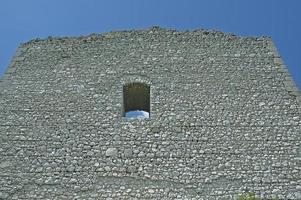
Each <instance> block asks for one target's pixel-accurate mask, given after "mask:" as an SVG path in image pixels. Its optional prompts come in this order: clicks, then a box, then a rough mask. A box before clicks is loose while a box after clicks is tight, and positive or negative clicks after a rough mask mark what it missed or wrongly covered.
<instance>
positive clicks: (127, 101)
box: [123, 83, 150, 118]
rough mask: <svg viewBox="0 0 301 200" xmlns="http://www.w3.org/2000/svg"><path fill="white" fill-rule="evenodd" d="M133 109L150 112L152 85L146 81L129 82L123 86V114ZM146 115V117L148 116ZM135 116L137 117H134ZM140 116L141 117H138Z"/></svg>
mask: <svg viewBox="0 0 301 200" xmlns="http://www.w3.org/2000/svg"><path fill="white" fill-rule="evenodd" d="M133 111H144V112H147V113H148V117H149V114H150V87H149V85H147V84H145V83H128V84H126V85H124V86H123V116H124V117H126V116H127V115H126V114H127V113H129V112H133ZM148 117H144V118H148ZM134 118H135V117H134ZM137 118H139V117H137Z"/></svg>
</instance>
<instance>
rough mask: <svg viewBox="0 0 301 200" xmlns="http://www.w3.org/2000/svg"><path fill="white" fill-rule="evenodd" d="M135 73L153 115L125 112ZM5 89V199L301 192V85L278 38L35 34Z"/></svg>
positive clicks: (1, 140) (154, 31)
mask: <svg viewBox="0 0 301 200" xmlns="http://www.w3.org/2000/svg"><path fill="white" fill-rule="evenodd" d="M131 82H142V83H146V84H148V85H149V86H150V96H151V97H150V105H151V108H150V109H151V111H150V114H151V118H150V119H146V120H127V119H125V118H123V117H122V112H123V108H122V105H123V103H122V95H123V94H122V91H123V85H124V84H126V83H131ZM0 95H1V96H0V113H1V115H0V199H1V198H2V199H97V198H98V199H99V198H107V197H112V198H114V199H115V198H130V199H131V198H133V199H135V198H137V199H147V198H155V199H174V198H177V199H185V198H186V199H193V198H195V199H206V200H207V199H209V200H210V199H234V198H236V197H237V195H238V194H242V193H245V192H247V191H252V192H255V193H256V194H257V195H258V196H260V197H263V198H271V197H279V198H281V199H300V198H301V186H300V185H301V171H300V168H301V167H300V163H301V149H300V141H301V139H300V130H301V118H300V114H301V97H300V93H299V91H298V89H297V88H296V87H295V86H294V84H293V82H292V80H291V78H290V75H289V73H288V71H287V69H286V67H285V66H284V65H283V63H282V61H281V59H280V57H279V55H278V53H277V51H276V49H275V47H274V44H273V42H272V41H271V39H270V38H267V37H260V38H251V37H245V38H243V37H237V36H234V35H230V34H223V33H221V32H217V31H205V30H197V31H193V32H179V31H174V30H165V29H161V28H158V27H153V28H151V29H147V30H138V31H123V32H112V33H107V34H101V35H97V34H92V35H90V36H84V37H77V38H48V39H45V40H33V41H30V42H28V43H26V44H23V45H21V46H20V47H19V49H18V50H17V53H16V56H15V57H14V58H13V60H12V63H11V65H10V66H9V68H8V70H7V72H6V74H5V75H4V77H3V78H2V80H1V83H0Z"/></svg>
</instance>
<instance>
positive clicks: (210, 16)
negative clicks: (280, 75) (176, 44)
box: [0, 0, 301, 89]
mask: <svg viewBox="0 0 301 200" xmlns="http://www.w3.org/2000/svg"><path fill="white" fill-rule="evenodd" d="M300 10H301V1H300V0H1V1H0V36H1V37H0V75H1V76H2V74H3V73H4V72H5V70H6V68H7V66H8V65H9V62H10V60H11V58H12V56H13V55H14V53H15V51H16V48H17V47H18V46H19V44H20V43H21V42H26V41H28V40H30V39H33V38H46V37H48V36H78V35H87V34H90V33H102V32H108V31H112V30H124V29H141V28H148V27H150V26H152V25H159V26H162V27H164V28H173V29H178V30H193V29H198V28H205V29H217V30H220V31H223V32H228V33H234V34H236V35H242V36H259V35H269V36H271V37H272V38H273V40H274V42H275V43H276V45H277V48H278V50H279V51H280V54H281V56H282V58H283V59H284V61H285V63H286V64H287V66H288V68H289V71H290V73H291V74H292V76H293V78H294V80H295V82H296V83H297V85H298V87H299V89H300V88H301V12H300Z"/></svg>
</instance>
